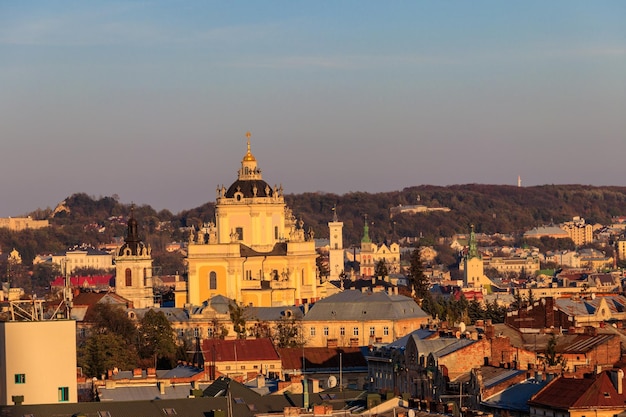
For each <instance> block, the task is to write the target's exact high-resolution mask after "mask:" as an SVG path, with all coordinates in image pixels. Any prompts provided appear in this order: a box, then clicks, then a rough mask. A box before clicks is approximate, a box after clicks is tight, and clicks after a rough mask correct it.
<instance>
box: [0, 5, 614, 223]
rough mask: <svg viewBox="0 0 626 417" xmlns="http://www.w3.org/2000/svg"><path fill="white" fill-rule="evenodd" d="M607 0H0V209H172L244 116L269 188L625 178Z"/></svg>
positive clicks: (240, 145)
mask: <svg viewBox="0 0 626 417" xmlns="http://www.w3.org/2000/svg"><path fill="white" fill-rule="evenodd" d="M625 22H626V2H624V1H621V0H620V1H576V0H563V1H560V0H551V1H544V0H536V1H533V0H526V1H523V2H522V1H518V2H513V1H480V0H478V1H471V2H469V1H452V0H450V1H435V0H432V1H420V0H412V1H400V0H398V1H392V2H386V1H368V0H358V1H341V0H338V1H297V0H289V1H288V0H285V1H260V0H259V1H232V2H224V1H210V0H206V1H192V0H188V1H175V0H174V1H149V0H146V1H133V0H124V1H114V0H113V1H95V0H94V1H63V0H55V1H25V2H22V1H9V0H0V217H7V216H13V217H17V216H20V215H24V214H26V213H28V212H31V211H33V210H36V209H38V208H42V209H45V208H47V207H51V208H54V207H55V206H56V204H57V203H59V202H61V201H62V200H63V199H65V198H66V197H68V196H70V195H72V194H74V193H79V192H83V193H87V194H89V195H91V196H93V197H95V198H99V197H101V196H112V195H117V196H118V197H119V199H120V202H122V203H127V204H130V203H131V202H134V203H135V204H139V205H143V204H149V205H151V206H152V207H153V208H155V209H156V210H161V209H168V210H170V211H172V212H173V213H178V212H179V211H181V210H186V209H191V208H195V207H198V206H200V205H202V204H204V203H206V202H209V201H215V189H216V186H218V185H222V184H224V185H225V186H226V187H228V185H230V184H231V183H232V182H234V181H235V180H236V177H237V170H238V169H239V168H240V163H241V159H242V157H243V156H244V155H245V152H246V132H247V131H250V132H251V134H252V137H251V147H252V153H253V154H254V155H255V157H256V159H257V161H258V164H259V168H261V170H262V171H263V179H264V180H266V181H267V182H268V183H269V184H270V185H274V184H282V185H283V187H284V190H285V192H286V193H288V194H291V193H293V194H299V193H304V192H328V193H336V194H345V193H350V192H356V191H365V192H370V193H375V192H383V191H394V190H401V189H403V188H405V187H410V186H416V185H422V184H432V185H451V184H468V183H482V184H510V185H516V184H517V178H518V175H519V176H521V180H522V185H524V186H532V185H541V184H589V185H620V186H626V161H625V156H626V23H625Z"/></svg>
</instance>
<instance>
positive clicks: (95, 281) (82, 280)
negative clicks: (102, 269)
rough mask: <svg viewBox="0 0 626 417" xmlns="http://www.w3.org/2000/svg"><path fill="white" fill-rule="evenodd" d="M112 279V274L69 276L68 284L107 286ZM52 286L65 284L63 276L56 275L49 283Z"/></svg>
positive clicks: (73, 285)
mask: <svg viewBox="0 0 626 417" xmlns="http://www.w3.org/2000/svg"><path fill="white" fill-rule="evenodd" d="M112 279H113V275H97V276H90V277H70V286H72V287H86V286H108V285H110V283H111V280H112ZM51 285H52V286H53V287H63V286H65V278H63V277H57V278H56V279H55V280H54V281H52V284H51Z"/></svg>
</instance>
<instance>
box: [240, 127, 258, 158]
mask: <svg viewBox="0 0 626 417" xmlns="http://www.w3.org/2000/svg"><path fill="white" fill-rule="evenodd" d="M250 136H252V134H251V133H250V132H246V138H248V151H247V152H246V155H245V156H244V157H243V160H244V161H256V158H255V157H254V155H252V152H251V151H250Z"/></svg>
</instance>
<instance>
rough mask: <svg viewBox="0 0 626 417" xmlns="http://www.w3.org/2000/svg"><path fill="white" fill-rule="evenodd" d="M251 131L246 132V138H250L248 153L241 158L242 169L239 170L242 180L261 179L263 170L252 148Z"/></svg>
mask: <svg viewBox="0 0 626 417" xmlns="http://www.w3.org/2000/svg"><path fill="white" fill-rule="evenodd" d="M250 136H252V134H250V132H246V138H247V139H248V148H247V150H246V154H245V155H244V157H243V159H242V160H241V169H240V170H239V179H240V180H260V179H261V170H260V169H259V168H258V167H257V163H256V158H255V157H254V155H252V151H251V150H250Z"/></svg>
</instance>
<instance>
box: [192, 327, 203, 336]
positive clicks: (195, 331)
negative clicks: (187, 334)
mask: <svg viewBox="0 0 626 417" xmlns="http://www.w3.org/2000/svg"><path fill="white" fill-rule="evenodd" d="M193 337H202V329H201V328H199V327H196V328H195V329H193Z"/></svg>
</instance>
